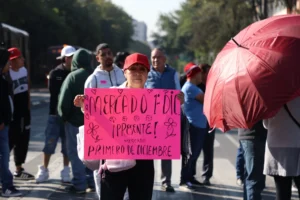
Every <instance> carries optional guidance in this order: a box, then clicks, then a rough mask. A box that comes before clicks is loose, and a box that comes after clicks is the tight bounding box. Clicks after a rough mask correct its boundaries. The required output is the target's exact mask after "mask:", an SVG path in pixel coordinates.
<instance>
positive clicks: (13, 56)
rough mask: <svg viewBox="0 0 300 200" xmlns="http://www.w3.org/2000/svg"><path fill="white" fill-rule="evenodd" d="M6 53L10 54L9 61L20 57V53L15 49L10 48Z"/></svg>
mask: <svg viewBox="0 0 300 200" xmlns="http://www.w3.org/2000/svg"><path fill="white" fill-rule="evenodd" d="M8 52H9V53H10V55H9V60H13V59H16V58H18V57H20V56H21V55H22V54H21V51H20V50H19V49H18V48H16V47H12V48H10V49H8Z"/></svg>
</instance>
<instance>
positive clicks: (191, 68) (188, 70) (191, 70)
mask: <svg viewBox="0 0 300 200" xmlns="http://www.w3.org/2000/svg"><path fill="white" fill-rule="evenodd" d="M201 71H202V70H201V69H200V67H199V66H198V65H196V64H195V63H193V62H189V63H188V64H186V65H185V67H184V72H185V74H186V76H187V77H188V78H191V77H193V76H194V75H196V74H197V73H199V72H201Z"/></svg>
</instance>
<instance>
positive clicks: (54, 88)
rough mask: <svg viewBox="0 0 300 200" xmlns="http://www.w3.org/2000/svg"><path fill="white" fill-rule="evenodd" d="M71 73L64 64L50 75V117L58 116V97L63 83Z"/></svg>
mask: <svg viewBox="0 0 300 200" xmlns="http://www.w3.org/2000/svg"><path fill="white" fill-rule="evenodd" d="M69 73H70V71H69V70H66V69H65V68H64V66H63V64H60V65H58V66H57V67H56V68H55V69H53V70H51V71H50V74H49V91H50V109H49V115H57V104H58V95H59V92H60V88H61V86H62V83H63V81H64V80H65V78H66V77H67V76H68V74H69Z"/></svg>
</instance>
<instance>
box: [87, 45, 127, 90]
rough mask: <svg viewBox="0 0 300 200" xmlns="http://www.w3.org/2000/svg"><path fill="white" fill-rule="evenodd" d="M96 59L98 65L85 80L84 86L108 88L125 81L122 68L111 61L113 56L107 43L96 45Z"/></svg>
mask: <svg viewBox="0 0 300 200" xmlns="http://www.w3.org/2000/svg"><path fill="white" fill-rule="evenodd" d="M96 59H97V61H98V62H99V63H100V65H99V66H98V67H97V68H96V69H95V70H94V73H93V74H92V75H90V76H89V77H88V79H87V80H86V82H85V88H109V87H112V86H120V85H121V84H122V83H124V82H125V77H124V73H123V71H122V69H120V68H119V67H118V66H117V65H115V64H114V63H113V59H114V56H113V53H112V51H111V49H110V47H109V46H108V44H106V43H102V44H99V45H98V46H97V48H96Z"/></svg>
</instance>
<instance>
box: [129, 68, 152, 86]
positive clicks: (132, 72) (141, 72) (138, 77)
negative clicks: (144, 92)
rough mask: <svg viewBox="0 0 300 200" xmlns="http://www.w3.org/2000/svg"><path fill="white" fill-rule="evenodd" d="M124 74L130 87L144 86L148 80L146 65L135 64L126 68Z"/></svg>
mask: <svg viewBox="0 0 300 200" xmlns="http://www.w3.org/2000/svg"><path fill="white" fill-rule="evenodd" d="M124 75H125V77H126V79H127V83H128V87H131V88H144V85H145V83H146V81H147V76H148V70H147V68H146V67H145V66H144V65H141V64H133V65H131V66H130V67H129V68H128V69H127V70H125V72H124Z"/></svg>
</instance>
